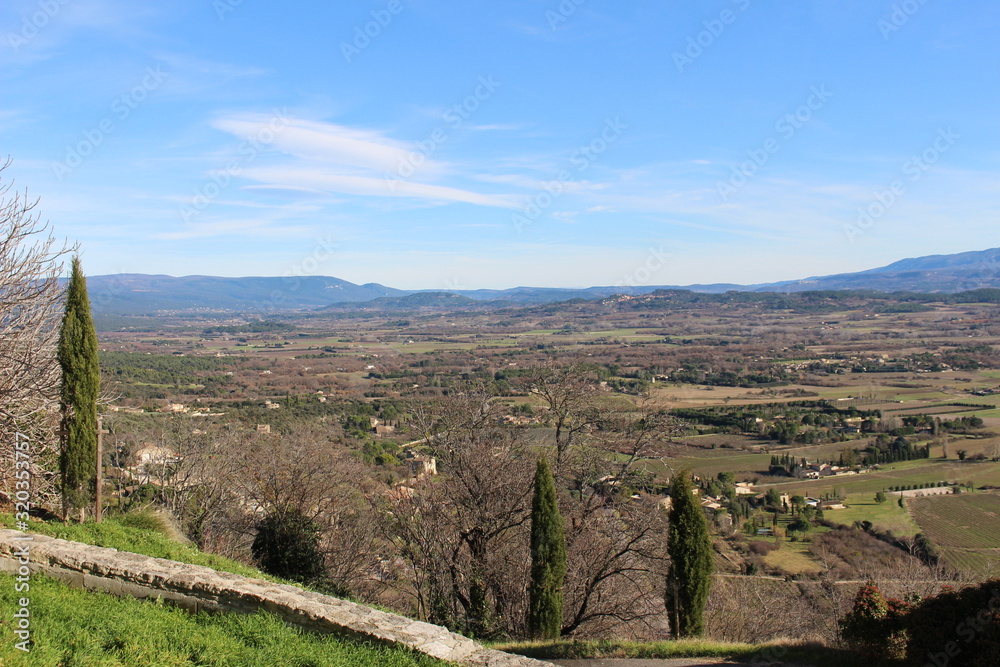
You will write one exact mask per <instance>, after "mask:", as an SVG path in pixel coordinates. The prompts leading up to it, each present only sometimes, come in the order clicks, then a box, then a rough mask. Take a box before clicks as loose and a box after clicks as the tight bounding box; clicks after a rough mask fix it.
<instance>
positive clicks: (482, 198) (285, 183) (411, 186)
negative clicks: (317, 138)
mask: <svg viewBox="0 0 1000 667" xmlns="http://www.w3.org/2000/svg"><path fill="white" fill-rule="evenodd" d="M244 175H245V176H246V177H247V178H251V179H254V180H257V181H260V182H262V183H268V184H270V185H272V186H282V187H286V188H287V187H290V186H293V185H294V186H298V187H303V186H305V187H308V188H310V189H313V190H320V191H325V192H339V193H342V194H349V195H362V196H367V197H412V198H416V199H429V200H433V201H438V202H464V203H467V204H477V205H479V206H495V207H501V208H517V207H518V203H517V202H515V201H513V200H512V198H510V197H507V196H500V195H484V194H479V193H476V192H470V191H468V190H462V189H459V188H452V187H447V186H441V185H430V184H427V183H414V182H411V181H405V180H388V179H386V178H378V177H371V176H354V175H345V174H331V173H328V172H324V171H323V170H322V169H319V168H308V167H261V168H253V169H247V170H246V171H245V174H244Z"/></svg>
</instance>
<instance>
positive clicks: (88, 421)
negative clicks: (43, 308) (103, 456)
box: [58, 257, 101, 517]
mask: <svg viewBox="0 0 1000 667" xmlns="http://www.w3.org/2000/svg"><path fill="white" fill-rule="evenodd" d="M58 358H59V365H60V366H61V367H62V390H61V393H60V403H61V408H62V447H61V450H60V456H59V471H60V473H61V474H62V492H63V514H64V516H68V515H69V512H70V510H72V509H78V510H81V517H82V515H83V509H84V508H85V507H87V506H88V505H89V504H90V503H91V502H93V496H94V491H95V484H96V480H97V460H96V459H97V397H98V393H99V392H100V385H101V371H100V366H99V364H98V358H97V333H96V332H95V331H94V321H93V318H92V317H91V314H90V299H89V298H88V297H87V281H86V278H84V277H83V270H82V269H81V268H80V258H79V257H74V258H73V272H72V275H71V276H70V280H69V289H68V290H67V292H66V312H65V314H64V315H63V321H62V329H61V330H60V332H59V351H58Z"/></svg>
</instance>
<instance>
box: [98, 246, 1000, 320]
mask: <svg viewBox="0 0 1000 667" xmlns="http://www.w3.org/2000/svg"><path fill="white" fill-rule="evenodd" d="M87 282H88V288H89V291H90V297H91V302H92V304H93V307H94V312H95V313H97V314H102V315H136V314H155V313H164V312H199V311H202V312H220V311H221V312H225V311H230V312H234V313H257V314H264V313H273V312H280V311H296V310H299V311H301V310H317V309H329V308H332V309H334V310H338V309H340V310H350V309H357V308H358V307H359V305H360V304H365V306H364V308H366V309H368V308H371V309H378V310H392V309H412V308H426V307H437V308H449V307H463V306H465V307H467V306H469V305H470V304H471V302H474V301H478V302H488V301H500V302H504V303H505V304H507V305H511V304H541V303H553V302H557V301H566V300H569V299H600V298H605V297H608V296H612V295H614V294H633V295H634V294H648V293H650V292H653V291H655V290H663V289H672V290H676V289H684V290H690V291H693V292H702V293H709V294H721V293H724V292H729V291H743V292H803V291H814V290H879V291H883V292H898V291H907V292H929V293H954V292H961V291H966V290H972V289H979V288H1000V248H992V249H989V250H980V251H972V252H963V253H957V254H952V255H929V256H925V257H915V258H910V259H903V260H900V261H898V262H893V263H892V264H888V265H886V266H883V267H878V268H874V269H868V270H866V271H859V272H856V273H841V274H835V275H830V276H813V277H810V278H803V279H801V280H789V281H782V282H776V283H765V284H756V285H735V284H731V283H718V284H710V285H686V286H679V285H648V286H637V287H628V286H598V287H587V288H551V287H514V288H511V289H504V290H488V289H480V290H452V291H449V292H447V293H446V294H450V295H457V296H459V297H462V298H461V299H455V298H446V297H444V296H442V293H441V292H440V291H431V290H401V289H395V288H392V287H387V286H385V285H380V284H378V283H366V284H364V285H356V284H354V283H351V282H348V281H346V280H342V279H340V278H333V277H327V276H304V277H281V278H276V277H248V278H223V277H216V276H183V277H172V276H164V275H145V274H135V273H132V274H119V275H104V276H90V277H89V278H88V279H87ZM411 295H412V296H413V297H414V298H406V297H409V296H411ZM418 295H424V296H418Z"/></svg>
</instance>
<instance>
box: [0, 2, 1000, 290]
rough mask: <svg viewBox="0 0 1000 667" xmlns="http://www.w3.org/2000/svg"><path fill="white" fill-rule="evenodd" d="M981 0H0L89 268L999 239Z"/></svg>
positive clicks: (579, 278)
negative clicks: (281, 0)
mask: <svg viewBox="0 0 1000 667" xmlns="http://www.w3.org/2000/svg"><path fill="white" fill-rule="evenodd" d="M997 34H1000V6H998V5H997V4H996V3H995V2H988V1H987V0H968V1H966V2H962V3H960V4H959V3H947V2H943V1H942V0H924V1H923V2H921V1H920V0H905V1H903V2H887V1H882V0H799V1H796V2H786V3H775V2H764V1H763V0H711V1H706V2H698V3H695V2H686V3H677V2H669V3H668V2H663V3H661V2H617V3H615V2H612V1H611V0H562V1H561V2H560V1H559V0H511V1H510V2H502V3H500V2H496V3H486V2H477V3H469V2H458V1H457V0H453V1H452V2H443V1H439V0H438V1H436V0H380V1H376V2H366V1H365V2H362V1H353V2H326V1H324V2H319V1H310V0H298V1H294V2H289V3H274V2H265V1H264V0H171V2H169V3H164V2H147V1H145V0H5V2H4V3H3V5H2V7H0V86H2V90H3V93H4V94H3V97H2V99H0V154H9V155H10V157H11V158H12V160H13V163H12V164H11V166H10V167H8V169H7V170H6V171H5V172H4V173H3V174H2V176H3V180H4V182H9V181H10V179H11V178H13V179H14V183H15V187H17V188H18V189H22V190H23V189H27V190H28V192H29V194H30V195H31V196H38V197H40V199H41V203H40V210H41V211H42V215H43V217H45V218H47V219H48V220H50V221H51V223H52V225H53V227H54V230H55V233H56V234H57V235H59V236H65V237H68V238H70V239H73V240H77V241H79V242H80V244H81V248H82V255H83V260H84V267H85V269H86V271H87V273H89V274H91V275H96V274H107V273H121V272H129V273H165V274H170V275H189V274H208V275H227V276H243V275H274V276H280V275H293V274H320V275H332V276H337V277H339V278H344V279H347V280H351V281H353V282H357V283H364V282H381V283H383V284H387V285H391V286H395V287H400V288H424V289H463V288H465V289H468V288H481V287H493V288H503V287H512V286H516V285H536V286H567V287H568V286H588V285H613V284H625V283H628V284H691V283H707V282H739V283H755V282H766V281H773V280H781V279H793V278H801V277H804V276H808V275H822V274H828V273H836V272H843V271H853V270H861V269H866V268H871V267H874V266H879V265H882V264H886V263H889V262H891V261H895V260H897V259H901V258H904V257H912V256H920V255H927V254H936V253H950V252H961V251H966V250H976V249H984V248H989V247H995V246H998V245H1000V243H998V242H997V232H996V229H997V222H998V213H1000V178H998V176H1000V173H998V172H1000V113H998V110H1000V42H998V41H997V38H996V36H997Z"/></svg>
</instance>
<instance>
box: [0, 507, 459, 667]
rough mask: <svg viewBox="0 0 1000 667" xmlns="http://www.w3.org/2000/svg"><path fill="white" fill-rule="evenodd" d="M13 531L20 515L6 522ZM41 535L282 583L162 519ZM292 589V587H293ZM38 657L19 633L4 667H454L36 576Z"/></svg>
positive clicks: (6, 587)
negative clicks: (187, 537)
mask: <svg viewBox="0 0 1000 667" xmlns="http://www.w3.org/2000/svg"><path fill="white" fill-rule="evenodd" d="M0 525H3V526H4V527H7V528H10V527H12V526H13V520H12V517H11V516H10V515H0ZM31 532H35V533H41V534H44V535H51V536H53V537H58V538H61V539H67V540H74V541H77V542H85V543H88V544H95V545H97V546H104V547H111V548H114V549H118V550H121V551H131V552H134V553H141V554H144V555H147V556H152V557H155V558H169V559H171V560H176V561H180V562H184V563H191V564H194V565H204V566H207V567H211V568H214V569H217V570H221V571H225V572H232V573H235V574H241V575H245V576H250V577H256V578H261V579H270V580H275V581H276V579H275V578H274V577H269V576H267V575H265V574H263V573H261V572H260V571H258V570H256V569H254V568H252V567H249V566H247V565H244V564H242V563H238V562H236V561H233V560H229V559H227V558H223V557H221V556H215V555H213V554H207V553H203V552H201V551H198V550H197V549H195V548H193V547H190V546H187V545H184V544H181V543H180V542H178V541H176V540H174V539H172V538H171V537H169V536H168V535H167V534H164V533H165V532H169V531H168V530H167V528H166V526H165V525H164V524H163V522H162V520H160V519H158V518H157V517H156V516H155V515H150V514H143V513H140V514H133V515H126V516H122V517H114V518H111V519H108V520H105V521H104V522H102V523H101V524H94V523H85V524H82V525H81V524H68V525H64V524H62V523H59V522H53V523H47V522H40V521H32V522H31ZM14 583H15V582H14V579H13V578H12V577H10V576H7V575H0V606H2V607H3V608H4V609H7V610H13V609H15V603H16V601H17V599H18V598H19V597H23V596H24V595H26V594H25V593H15V590H14ZM286 583H287V582H286ZM30 584H31V590H30V592H29V593H28V594H27V595H28V596H29V597H30V599H31V605H30V609H31V614H32V626H31V627H32V631H33V633H34V634H33V639H34V640H35V642H36V644H35V647H34V649H33V650H32V651H31V653H30V654H24V653H23V652H22V651H20V650H18V649H16V648H15V647H14V643H15V641H16V640H15V639H14V638H13V630H12V629H10V628H8V630H7V631H5V634H7V635H8V637H7V638H5V640H4V641H2V642H0V665H4V666H5V667H6V666H7V665H11V666H13V665H60V666H63V665H65V666H67V667H68V666H76V665H101V667H112V666H116V667H117V666H119V665H122V666H128V667H133V666H134V667H139V666H140V665H219V666H222V665H226V666H228V665H233V666H234V667H237V666H240V667H242V666H243V665H247V666H254V665H261V666H262V667H263V666H269V665H301V666H302V667H305V666H307V665H308V666H316V667H320V666H324V667H325V666H326V665H360V666H364V665H389V666H390V667H391V666H395V665H420V666H424V665H426V666H428V667H429V666H431V665H444V664H447V663H443V662H441V661H438V660H434V659H432V658H428V657H426V656H422V655H420V654H416V653H413V652H412V651H409V650H407V649H397V648H384V647H372V646H368V645H364V644H360V643H352V642H344V641H341V640H337V639H334V638H332V637H329V636H319V635H314V634H310V633H303V632H300V631H298V630H296V629H294V628H291V627H289V626H287V625H285V624H284V623H283V622H282V621H280V620H278V618H277V617H275V616H273V615H270V614H263V613H262V614H257V615H254V616H244V615H239V614H220V615H207V614H198V615H196V616H195V615H191V614H189V613H188V612H186V611H183V610H181V609H177V608H174V607H170V606H169V605H167V606H164V605H161V604H156V603H153V602H148V601H139V600H133V599H131V598H116V597H113V596H110V595H105V594H103V593H95V592H90V591H80V590H76V589H72V588H69V587H67V586H65V585H63V584H61V583H59V582H57V581H53V580H50V579H47V578H45V577H43V576H41V575H33V576H32V579H31V582H30Z"/></svg>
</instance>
